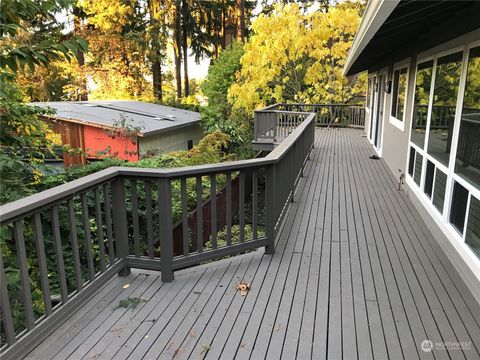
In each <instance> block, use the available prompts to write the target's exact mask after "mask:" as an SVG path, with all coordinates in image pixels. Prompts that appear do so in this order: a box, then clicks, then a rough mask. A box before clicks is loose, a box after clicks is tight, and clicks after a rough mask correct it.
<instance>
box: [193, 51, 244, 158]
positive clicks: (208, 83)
mask: <svg viewBox="0 0 480 360" xmlns="http://www.w3.org/2000/svg"><path fill="white" fill-rule="evenodd" d="M242 55H243V46H242V44H241V43H239V42H238V43H233V44H232V46H231V47H230V48H227V49H225V50H223V51H222V52H221V53H220V55H219V57H218V59H217V60H215V62H214V63H213V64H212V65H211V66H210V68H209V69H208V75H207V78H206V79H205V81H204V82H203V84H202V86H201V88H202V92H203V94H204V95H205V96H206V98H207V100H208V105H207V106H204V107H202V108H201V110H200V113H201V116H202V123H203V126H204V128H205V130H206V131H207V132H213V131H218V130H220V131H221V132H223V133H226V134H228V135H229V136H230V139H231V142H230V144H229V151H230V152H232V153H235V154H237V156H238V157H240V158H245V157H249V156H250V155H251V152H250V142H251V137H252V133H253V132H252V125H253V121H252V116H251V115H252V114H251V113H247V112H246V111H244V110H243V109H232V105H231V104H230V103H229V102H228V99H227V93H228V89H229V88H230V87H231V86H232V84H233V83H234V82H235V79H236V76H237V73H238V72H239V71H240V69H241V64H240V59H241V57H242Z"/></svg>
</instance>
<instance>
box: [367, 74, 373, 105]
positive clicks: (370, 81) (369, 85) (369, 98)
mask: <svg viewBox="0 0 480 360" xmlns="http://www.w3.org/2000/svg"><path fill="white" fill-rule="evenodd" d="M371 98H372V79H368V87H367V99H366V104H367V107H368V108H369V109H370V102H371Z"/></svg>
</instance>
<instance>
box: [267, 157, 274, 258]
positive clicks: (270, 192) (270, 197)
mask: <svg viewBox="0 0 480 360" xmlns="http://www.w3.org/2000/svg"><path fill="white" fill-rule="evenodd" d="M275 176H276V174H275V164H272V165H269V166H268V168H267V178H266V183H265V235H266V236H267V239H268V244H267V245H266V246H265V252H266V253H267V254H273V253H274V252H275V223H276V222H277V216H276V209H275V187H276V181H275Z"/></svg>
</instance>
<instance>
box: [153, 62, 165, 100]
mask: <svg viewBox="0 0 480 360" xmlns="http://www.w3.org/2000/svg"><path fill="white" fill-rule="evenodd" d="M152 77H153V95H154V97H155V99H156V100H160V101H162V99H163V89H162V65H161V64H160V61H154V62H153V64H152Z"/></svg>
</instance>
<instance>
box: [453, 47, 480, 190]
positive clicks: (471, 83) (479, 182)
mask: <svg viewBox="0 0 480 360" xmlns="http://www.w3.org/2000/svg"><path fill="white" fill-rule="evenodd" d="M455 172H456V173H457V174H460V175H461V176H462V177H464V178H465V179H466V180H468V181H469V182H471V183H472V184H473V185H475V186H476V187H477V188H480V47H476V48H473V49H471V50H470V55H469V60H468V68H467V81H466V84H465V94H464V96H463V107H462V116H461V121H460V133H459V137H458V146H457V155H456V161H455Z"/></svg>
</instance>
